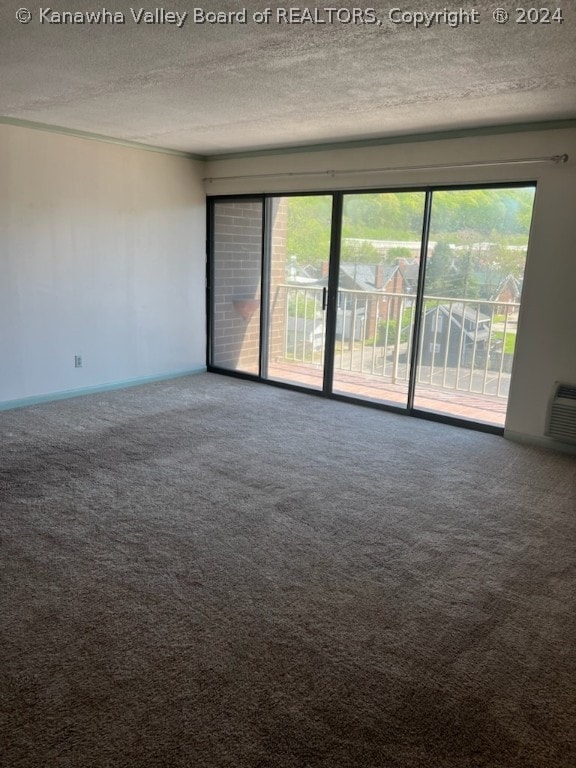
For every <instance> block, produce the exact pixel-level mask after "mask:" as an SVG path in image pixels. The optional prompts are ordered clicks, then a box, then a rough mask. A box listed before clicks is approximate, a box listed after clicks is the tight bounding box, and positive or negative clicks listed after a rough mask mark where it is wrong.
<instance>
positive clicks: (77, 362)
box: [74, 355, 82, 368]
mask: <svg viewBox="0 0 576 768" xmlns="http://www.w3.org/2000/svg"><path fill="white" fill-rule="evenodd" d="M74 368H82V355H74Z"/></svg>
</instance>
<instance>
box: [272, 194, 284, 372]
mask: <svg viewBox="0 0 576 768" xmlns="http://www.w3.org/2000/svg"><path fill="white" fill-rule="evenodd" d="M272 206H273V208H272V216H271V219H272V241H271V244H270V245H271V247H270V255H271V261H270V315H269V318H270V330H269V337H268V344H269V347H268V349H269V360H270V362H276V361H278V360H280V359H282V357H283V356H284V332H285V328H284V324H285V317H286V289H285V288H281V287H280V286H281V285H283V284H285V283H286V237H287V233H288V201H287V199H286V198H276V199H275V200H273V202H272Z"/></svg>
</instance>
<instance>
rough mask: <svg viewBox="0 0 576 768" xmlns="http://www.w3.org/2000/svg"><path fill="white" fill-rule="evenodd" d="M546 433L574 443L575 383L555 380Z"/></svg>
mask: <svg viewBox="0 0 576 768" xmlns="http://www.w3.org/2000/svg"><path fill="white" fill-rule="evenodd" d="M546 434H547V435H549V436H550V437H553V438H554V439H555V440H561V441H562V442H565V443H576V384H563V383H561V382H559V381H557V382H555V384H554V389H553V392H552V397H551V398H550V403H549V406H548V419H547V425H546Z"/></svg>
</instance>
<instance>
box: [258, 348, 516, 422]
mask: <svg viewBox="0 0 576 768" xmlns="http://www.w3.org/2000/svg"><path fill="white" fill-rule="evenodd" d="M336 376H337V379H336V381H335V382H334V389H333V391H334V393H335V394H341V395H347V396H350V397H357V398H359V399H362V400H369V401H370V402H376V403H383V404H386V405H393V406H398V407H401V408H403V407H405V406H406V396H407V391H408V386H407V383H406V382H405V381H403V382H401V383H397V384H393V383H391V382H389V381H386V380H383V379H382V378H381V377H379V376H374V375H371V374H366V373H360V372H356V371H354V372H350V371H342V370H338V371H336ZM268 377H269V378H270V379H273V380H274V381H282V382H285V383H289V384H295V385H298V386H302V387H309V388H311V389H316V390H318V389H321V388H322V367H321V366H320V365H313V364H310V363H304V362H291V361H282V362H279V361H277V362H274V363H270V365H269V368H268ZM414 405H415V407H416V408H418V409H420V410H425V411H431V412H433V413H439V414H444V415H446V416H453V417H455V418H459V419H465V420H467V421H476V422H480V423H483V424H490V425H493V426H498V427H503V426H504V421H505V418H506V405H507V398H505V397H494V396H493V395H483V394H480V393H474V392H472V393H469V392H465V391H459V390H454V389H453V388H442V387H440V386H430V385H427V384H423V383H419V384H417V387H416V396H415V403H414Z"/></svg>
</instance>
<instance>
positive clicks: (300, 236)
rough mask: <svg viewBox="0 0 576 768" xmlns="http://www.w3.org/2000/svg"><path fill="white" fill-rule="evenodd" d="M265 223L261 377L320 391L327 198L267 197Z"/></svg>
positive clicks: (327, 247)
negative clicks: (264, 326)
mask: <svg viewBox="0 0 576 768" xmlns="http://www.w3.org/2000/svg"><path fill="white" fill-rule="evenodd" d="M267 221H268V238H267V249H266V252H267V259H266V265H267V267H266V271H267V277H268V279H267V284H268V286H269V289H268V312H267V332H266V334H265V337H266V346H265V353H266V355H265V359H266V365H265V366H264V370H263V375H264V377H265V378H268V379H271V380H273V381H282V382H286V383H290V384H296V385H298V386H304V387H309V388H311V389H322V388H323V386H324V362H325V343H326V298H327V285H328V265H329V261H330V233H331V223H332V196H331V195H311V196H297V197H273V198H270V199H269V200H268V202H267Z"/></svg>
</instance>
